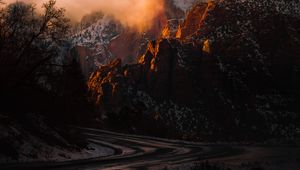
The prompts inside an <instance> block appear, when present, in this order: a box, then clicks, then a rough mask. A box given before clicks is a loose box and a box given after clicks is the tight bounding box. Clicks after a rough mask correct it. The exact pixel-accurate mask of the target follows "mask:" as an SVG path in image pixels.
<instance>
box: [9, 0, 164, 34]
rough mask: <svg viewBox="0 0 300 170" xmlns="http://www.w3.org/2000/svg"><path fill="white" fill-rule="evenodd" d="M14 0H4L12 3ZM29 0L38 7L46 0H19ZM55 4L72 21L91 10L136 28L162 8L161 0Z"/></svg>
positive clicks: (89, 0)
mask: <svg viewBox="0 0 300 170" xmlns="http://www.w3.org/2000/svg"><path fill="white" fill-rule="evenodd" d="M15 1H16V0H4V2H6V3H7V4H8V3H12V2H15ZM19 1H23V2H31V3H34V4H36V5H37V8H40V7H41V6H42V4H43V3H44V2H45V1H46V0H19ZM57 6H58V7H63V8H65V9H66V15H67V16H68V17H70V18H71V19H72V20H74V21H79V20H80V19H81V18H82V16H84V15H86V14H89V13H91V12H92V11H99V10H101V11H103V12H105V13H107V14H110V15H113V16H114V17H115V18H116V19H118V20H119V21H120V22H121V23H122V24H124V25H126V26H129V27H136V28H138V29H142V28H147V27H150V26H151V24H152V21H153V19H154V18H155V17H156V16H157V15H159V14H160V13H161V12H162V11H163V10H164V7H163V0H57Z"/></svg>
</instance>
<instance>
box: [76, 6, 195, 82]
mask: <svg viewBox="0 0 300 170" xmlns="http://www.w3.org/2000/svg"><path fill="white" fill-rule="evenodd" d="M164 2H165V11H164V12H162V13H161V14H159V15H158V16H157V17H156V18H155V19H154V22H153V24H152V27H151V28H150V29H149V30H147V31H146V32H142V33H141V32H137V31H136V30H134V29H133V28H127V27H124V26H122V25H121V24H120V23H119V22H118V21H116V20H115V19H113V18H112V17H110V16H106V15H104V16H101V17H100V18H97V19H98V20H97V21H94V23H93V24H90V25H89V26H87V27H84V29H83V30H81V31H79V32H77V33H76V34H75V35H74V36H73V38H72V39H73V40H72V41H73V44H74V49H73V53H72V54H71V57H73V58H77V60H81V61H82V59H83V58H85V59H86V60H88V61H86V62H81V66H82V71H83V73H84V75H85V76H86V77H88V76H89V75H90V70H87V69H86V68H91V67H92V68H98V66H99V64H108V62H109V60H111V59H115V58H120V59H122V61H123V63H134V62H135V61H136V59H137V58H138V57H139V56H141V55H142V54H143V53H144V51H145V50H146V48H147V42H148V41H149V40H150V41H152V40H155V39H157V38H159V37H160V34H161V30H162V28H164V27H165V26H166V25H169V24H171V25H172V26H173V27H174V28H173V29H172V30H173V31H175V33H173V34H176V30H177V28H178V25H179V23H180V21H181V20H182V19H183V18H184V17H185V15H186V11H187V9H189V8H190V7H191V6H192V4H193V3H194V2H195V0H185V1H177V0H165V1H164ZM96 14H97V13H96ZM96 14H95V15H96ZM175 23H176V25H174V24H175ZM174 36H175V35H174ZM79 47H80V48H79ZM82 50H83V51H88V53H84V52H82ZM76 52H78V53H76ZM90 61H94V63H93V62H90ZM87 63H88V64H87ZM93 71H95V70H93Z"/></svg>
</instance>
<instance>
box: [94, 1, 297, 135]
mask: <svg viewBox="0 0 300 170" xmlns="http://www.w3.org/2000/svg"><path fill="white" fill-rule="evenodd" d="M298 7H299V3H298V2H295V1H282V0H276V1H272V2H269V1H260V0H257V1H256V0H254V1H242V0H228V1H211V2H209V3H199V4H197V5H195V6H194V7H193V8H192V9H191V11H190V12H189V13H188V15H187V17H186V19H185V21H184V22H183V24H182V25H181V26H179V27H178V31H177V33H178V34H180V36H176V37H165V36H163V38H161V39H158V40H156V41H152V42H149V43H148V47H147V50H146V52H145V53H144V55H142V56H141V57H140V59H139V61H138V62H137V63H136V64H131V65H125V66H122V64H121V61H120V60H114V61H112V62H111V63H110V64H109V65H108V66H104V67H102V68H101V69H100V70H98V71H97V72H95V73H94V74H93V75H92V76H91V78H90V80H89V89H90V93H91V97H92V99H94V100H95V101H96V102H97V104H98V107H99V108H101V109H100V110H102V111H101V112H100V113H105V114H108V115H106V116H108V117H109V113H110V112H114V113H122V114H125V115H127V114H129V113H132V112H135V113H140V114H141V115H143V114H144V115H148V117H151V118H152V119H153V120H157V122H164V124H165V125H168V126H169V127H174V129H176V130H178V132H188V134H189V135H191V136H193V135H195V134H196V136H197V135H198V136H199V134H201V135H202V136H203V134H205V135H208V134H210V133H222V134H223V135H225V136H226V134H227V133H226V132H228V133H229V132H230V134H237V136H239V137H243V138H247V137H251V136H258V135H261V136H272V135H274V136H276V135H279V136H285V137H292V136H294V135H297V129H299V123H297V122H299V113H300V110H299V108H298V107H297V103H299V102H300V89H299V87H300V86H299V85H300V75H299V68H300V62H299V61H300V58H299V53H300V51H299V48H298V47H299V38H300V35H299V31H300V30H299V28H300V25H299V24H300V17H299V9H300V8H298ZM164 31H165V32H167V31H168V30H164ZM124 107H126V108H130V109H127V110H126V111H123V112H120V110H123V108H124ZM107 109H108V110H109V111H107ZM103 111H104V112H103ZM149 115H150V116H149ZM154 122H155V121H154ZM208 122H209V123H208ZM288 122H289V123H288ZM132 126H134V125H132ZM135 128H136V127H135ZM227 137H228V136H227Z"/></svg>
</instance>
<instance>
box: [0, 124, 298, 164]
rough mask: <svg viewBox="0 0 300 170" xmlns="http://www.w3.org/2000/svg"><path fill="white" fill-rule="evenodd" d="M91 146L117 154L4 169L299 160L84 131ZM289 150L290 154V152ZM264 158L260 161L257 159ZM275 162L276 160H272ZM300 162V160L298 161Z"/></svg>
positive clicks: (276, 151) (266, 151)
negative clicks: (113, 151)
mask: <svg viewBox="0 0 300 170" xmlns="http://www.w3.org/2000/svg"><path fill="white" fill-rule="evenodd" d="M81 131H82V133H83V135H84V136H85V137H86V138H87V139H88V141H89V142H91V143H95V144H98V145H102V146H107V147H110V148H113V149H114V150H115V154H114V155H112V156H108V157H102V158H93V159H87V160H76V161H69V162H61V163H53V162H52V163H50V162H49V163H31V164H26V163H25V164H18V165H8V166H6V167H2V168H1V169H3V170H4V169H10V170H13V169H43V170H47V169H50V170H99V169H149V168H151V169H162V168H164V167H171V168H172V167H179V166H181V165H185V164H191V163H193V162H194V161H201V160H210V161H226V162H230V161H235V162H239V161H243V160H247V161H251V160H252V161H255V159H257V158H258V159H260V160H261V159H263V157H264V158H270V155H271V156H272V155H273V156H275V157H276V158H287V156H286V155H284V154H283V153H288V154H289V155H290V156H292V155H296V157H297V158H296V159H297V160H298V158H299V157H298V156H300V154H299V153H300V150H299V148H264V147H248V146H247V147H243V146H235V147H233V146H230V145H220V144H218V145H217V144H204V143H193V142H186V141H179V140H167V139H161V138H152V137H145V136H136V135H128V134H120V133H114V132H109V131H103V130H97V129H88V128H82V129H81ZM288 149H290V151H289V150H288ZM257 154H258V155H260V156H261V158H259V157H258V155H257ZM272 159H274V158H272ZM299 160H300V159H299Z"/></svg>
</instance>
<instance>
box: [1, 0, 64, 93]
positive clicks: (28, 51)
mask: <svg viewBox="0 0 300 170" xmlns="http://www.w3.org/2000/svg"><path fill="white" fill-rule="evenodd" d="M55 3H56V1H55V0H49V1H48V2H47V3H45V4H44V5H43V9H44V11H43V13H42V14H38V13H37V12H36V9H35V6H34V5H32V4H27V3H23V2H16V3H13V4H10V5H8V6H7V7H5V8H4V9H1V11H0V12H1V13H0V67H1V68H0V69H1V70H0V80H1V82H4V83H2V86H6V87H14V86H18V84H22V83H23V82H24V81H26V80H29V79H30V81H31V82H32V81H33V82H37V81H41V76H40V75H41V74H42V72H44V71H46V70H47V68H49V65H51V63H52V64H53V63H57V61H59V60H61V59H60V58H59V51H60V48H59V47H60V46H61V43H63V40H64V39H65V38H66V35H68V31H69V23H68V22H69V20H68V19H67V18H66V17H65V16H64V13H65V10H64V9H63V8H56V7H55ZM51 69H52V68H51Z"/></svg>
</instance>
